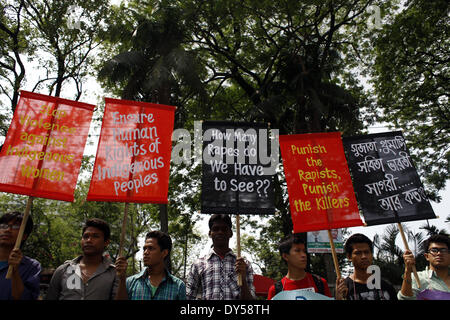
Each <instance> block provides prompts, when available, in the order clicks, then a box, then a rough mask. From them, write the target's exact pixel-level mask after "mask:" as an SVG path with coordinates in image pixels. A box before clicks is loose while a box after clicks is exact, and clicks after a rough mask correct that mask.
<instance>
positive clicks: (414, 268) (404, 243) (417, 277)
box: [397, 222, 420, 289]
mask: <svg viewBox="0 0 450 320" xmlns="http://www.w3.org/2000/svg"><path fill="white" fill-rule="evenodd" d="M397 225H398V230H399V231H400V235H401V236H402V240H403V245H404V246H405V249H406V250H409V246H408V241H406V237H405V233H404V232H403V227H402V224H401V223H400V222H397ZM412 270H413V273H414V278H415V279H416V282H417V286H418V287H419V289H420V281H419V275H418V274H417V269H416V266H415V265H414V266H413V267H412Z"/></svg>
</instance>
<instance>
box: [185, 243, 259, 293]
mask: <svg viewBox="0 0 450 320" xmlns="http://www.w3.org/2000/svg"><path fill="white" fill-rule="evenodd" d="M236 260H237V258H236V255H235V254H234V253H233V252H232V251H231V250H230V251H228V252H227V254H226V255H225V256H224V257H223V258H221V257H220V256H219V255H217V253H215V252H214V250H213V249H211V250H210V251H209V253H208V254H207V255H206V256H204V257H202V258H200V259H199V260H198V261H196V262H195V263H194V264H193V265H192V266H191V270H190V272H189V275H188V279H187V282H186V296H187V299H188V300H195V299H198V298H201V300H238V299H240V295H241V287H240V286H239V285H238V282H237V273H236V271H235V268H234V265H235V264H236ZM246 281H247V285H248V288H249V290H250V293H251V294H252V296H253V297H255V287H254V286H253V269H252V266H251V264H250V263H248V262H247V275H246Z"/></svg>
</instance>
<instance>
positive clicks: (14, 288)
mask: <svg viewBox="0 0 450 320" xmlns="http://www.w3.org/2000/svg"><path fill="white" fill-rule="evenodd" d="M22 258H23V256H22V252H21V251H20V249H18V248H16V249H13V250H12V251H11V253H10V254H9V257H8V265H9V267H11V268H12V275H11V296H12V298H13V300H20V298H21V297H22V293H23V291H24V289H25V287H24V285H23V281H22V278H21V277H20V273H19V265H20V262H21V261H22Z"/></svg>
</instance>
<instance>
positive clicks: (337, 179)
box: [279, 132, 363, 233]
mask: <svg viewBox="0 0 450 320" xmlns="http://www.w3.org/2000/svg"><path fill="white" fill-rule="evenodd" d="M279 141H280V150H281V156H282V158H283V166H284V173H285V176H286V182H287V186H288V193H289V203H290V208H291V216H292V222H293V224H294V233H300V232H306V231H314V230H328V229H338V228H347V227H355V226H361V225H363V222H362V220H361V218H360V215H359V210H358V205H357V202H356V198H355V194H354V191H353V185H352V180H351V178H350V173H349V169H348V166H347V161H346V158H345V155H344V148H343V144H342V140H341V134H340V133H339V132H331V133H311V134H298V135H284V136H283V135H282V136H280V139H279Z"/></svg>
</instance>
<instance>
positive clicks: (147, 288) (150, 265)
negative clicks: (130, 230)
mask: <svg viewBox="0 0 450 320" xmlns="http://www.w3.org/2000/svg"><path fill="white" fill-rule="evenodd" d="M143 249H144V266H146V268H145V269H144V270H143V271H142V272H140V273H138V274H135V275H133V276H131V277H128V278H127V279H126V291H127V296H128V299H130V300H186V286H185V285H184V282H183V281H181V280H180V279H178V278H177V277H175V276H173V275H171V274H170V272H169V271H168V270H167V269H166V264H165V260H168V259H169V257H170V251H171V250H172V240H171V239H170V236H169V235H168V234H166V233H164V232H162V231H151V232H149V233H147V235H146V237H145V244H144V248H143ZM120 269H121V270H122V271H123V272H125V271H124V270H123V269H122V268H120ZM125 270H126V267H125ZM119 277H120V276H119ZM120 290H123V289H122V286H120V284H119V291H120ZM120 296H121V297H122V296H123V295H122V294H121V295H120Z"/></svg>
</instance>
